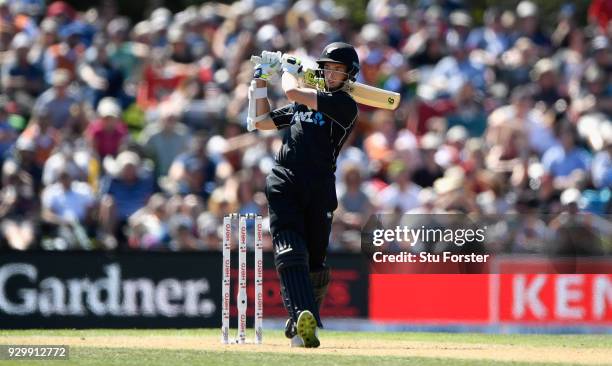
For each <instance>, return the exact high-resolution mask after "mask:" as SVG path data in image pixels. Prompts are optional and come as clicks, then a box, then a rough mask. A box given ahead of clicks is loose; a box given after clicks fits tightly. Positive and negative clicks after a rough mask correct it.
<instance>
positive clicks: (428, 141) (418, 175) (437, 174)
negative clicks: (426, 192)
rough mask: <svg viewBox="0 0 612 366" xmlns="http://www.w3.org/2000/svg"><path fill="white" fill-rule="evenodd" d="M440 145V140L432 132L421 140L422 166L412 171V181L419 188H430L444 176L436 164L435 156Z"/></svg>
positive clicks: (442, 170)
mask: <svg viewBox="0 0 612 366" xmlns="http://www.w3.org/2000/svg"><path fill="white" fill-rule="evenodd" d="M441 145H442V139H441V138H440V137H439V136H437V135H436V134H435V133H433V132H429V133H427V134H425V135H424V136H423V137H422V138H421V144H420V147H421V158H422V161H423V163H422V165H421V166H420V167H419V168H417V169H416V170H415V171H414V174H413V175H412V180H413V181H414V183H416V184H417V185H419V186H420V187H423V188H425V187H432V186H433V184H434V182H435V181H436V179H438V178H441V177H442V176H443V175H444V169H442V167H441V166H440V165H439V164H438V163H437V162H436V159H435V154H436V151H438V148H439V147H440V146H441Z"/></svg>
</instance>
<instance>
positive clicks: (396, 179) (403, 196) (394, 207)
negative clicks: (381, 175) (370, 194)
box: [374, 161, 421, 213]
mask: <svg viewBox="0 0 612 366" xmlns="http://www.w3.org/2000/svg"><path fill="white" fill-rule="evenodd" d="M388 170H389V178H390V179H391V182H392V183H391V184H390V185H388V186H387V187H385V188H384V189H383V190H382V191H380V192H378V194H377V195H376V197H375V200H374V201H375V202H376V206H377V208H378V210H379V211H380V212H385V213H391V212H400V213H405V212H407V211H409V210H411V209H413V208H415V207H418V206H419V200H418V196H419V191H420V190H421V187H419V186H417V185H416V184H414V183H413V182H412V181H411V180H410V178H411V177H410V171H409V170H408V167H407V166H406V165H404V163H403V162H401V161H394V162H392V163H391V164H390V165H389V169H388Z"/></svg>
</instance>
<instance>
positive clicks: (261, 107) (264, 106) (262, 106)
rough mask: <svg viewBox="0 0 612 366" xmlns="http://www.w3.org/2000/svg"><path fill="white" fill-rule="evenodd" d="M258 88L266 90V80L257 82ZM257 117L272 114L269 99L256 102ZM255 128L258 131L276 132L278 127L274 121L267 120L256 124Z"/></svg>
mask: <svg viewBox="0 0 612 366" xmlns="http://www.w3.org/2000/svg"><path fill="white" fill-rule="evenodd" d="M255 83H256V86H257V87H258V88H266V87H267V86H268V83H267V82H266V81H265V80H255ZM255 108H256V109H255V115H256V116H261V115H263V114H267V113H270V102H269V101H268V98H260V99H257V100H256V103H255ZM255 128H257V129H258V130H274V129H276V125H275V124H274V122H273V121H272V119H271V118H266V119H263V120H261V121H258V122H255Z"/></svg>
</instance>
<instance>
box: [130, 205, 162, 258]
mask: <svg viewBox="0 0 612 366" xmlns="http://www.w3.org/2000/svg"><path fill="white" fill-rule="evenodd" d="M166 203H167V200H166V198H165V197H164V196H163V195H162V194H159V193H158V194H154V195H152V196H151V198H150V199H149V201H148V202H147V205H146V206H144V207H143V208H141V209H139V210H138V211H136V212H135V213H134V214H133V215H132V216H130V218H129V219H128V224H129V228H130V230H129V232H130V233H129V245H130V247H131V248H132V249H142V250H167V249H169V244H170V228H169V226H168V223H167V222H168V213H167V211H166V207H165V206H166Z"/></svg>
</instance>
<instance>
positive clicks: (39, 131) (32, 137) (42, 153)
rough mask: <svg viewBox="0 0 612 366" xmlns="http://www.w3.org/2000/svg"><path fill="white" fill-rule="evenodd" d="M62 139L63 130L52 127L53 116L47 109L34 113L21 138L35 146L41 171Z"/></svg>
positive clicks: (36, 158) (35, 153) (37, 163)
mask: <svg viewBox="0 0 612 366" xmlns="http://www.w3.org/2000/svg"><path fill="white" fill-rule="evenodd" d="M62 138H63V137H62V133H61V130H59V129H57V128H55V127H53V126H52V125H51V114H50V113H49V111H48V110H47V109H46V108H41V109H40V110H38V111H34V115H33V116H32V119H31V121H30V123H29V124H28V127H27V128H26V129H25V130H24V131H23V133H22V134H21V136H20V137H19V139H20V140H23V141H24V143H26V141H27V143H28V144H30V143H31V144H32V145H33V152H34V156H35V161H36V165H37V166H38V167H40V168H41V169H42V167H43V165H44V164H45V162H46V161H47V159H48V158H49V156H51V152H52V151H53V150H55V148H56V147H57V146H58V145H59V144H60V143H61V142H62Z"/></svg>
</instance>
